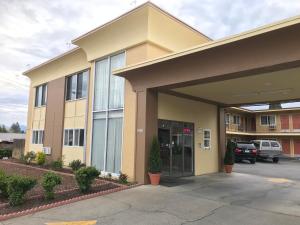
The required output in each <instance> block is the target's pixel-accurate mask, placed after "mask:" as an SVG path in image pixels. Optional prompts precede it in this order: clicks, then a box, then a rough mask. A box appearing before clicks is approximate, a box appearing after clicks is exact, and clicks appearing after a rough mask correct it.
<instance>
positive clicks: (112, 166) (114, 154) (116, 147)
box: [106, 118, 123, 173]
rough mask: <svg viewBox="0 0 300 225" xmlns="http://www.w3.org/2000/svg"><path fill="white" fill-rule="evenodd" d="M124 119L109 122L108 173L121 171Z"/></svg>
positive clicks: (114, 119)
mask: <svg viewBox="0 0 300 225" xmlns="http://www.w3.org/2000/svg"><path fill="white" fill-rule="evenodd" d="M122 123H123V119H122V118H110V119H109V120H108V137H107V156H106V171H108V172H112V173H119V171H120V170H121V148H122V133H123V132H122Z"/></svg>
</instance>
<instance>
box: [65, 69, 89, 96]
mask: <svg viewBox="0 0 300 225" xmlns="http://www.w3.org/2000/svg"><path fill="white" fill-rule="evenodd" d="M87 82H88V71H84V72H80V73H76V74H74V75H72V76H68V77H67V80H66V100H75V99H81V98H85V97H86V95H87Z"/></svg>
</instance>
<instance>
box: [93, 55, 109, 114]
mask: <svg viewBox="0 0 300 225" xmlns="http://www.w3.org/2000/svg"><path fill="white" fill-rule="evenodd" d="M108 79H109V65H108V59H104V60H101V61H99V62H96V72H95V90H94V91H95V93H94V110H95V111H99V110H105V109H107V101H108V95H107V94H108Z"/></svg>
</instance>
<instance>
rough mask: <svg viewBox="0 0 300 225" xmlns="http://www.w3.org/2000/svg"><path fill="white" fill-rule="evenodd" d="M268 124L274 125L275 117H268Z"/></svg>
mask: <svg viewBox="0 0 300 225" xmlns="http://www.w3.org/2000/svg"><path fill="white" fill-rule="evenodd" d="M269 124H270V125H275V116H274V115H273V116H269Z"/></svg>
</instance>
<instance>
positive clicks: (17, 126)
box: [9, 122, 22, 133]
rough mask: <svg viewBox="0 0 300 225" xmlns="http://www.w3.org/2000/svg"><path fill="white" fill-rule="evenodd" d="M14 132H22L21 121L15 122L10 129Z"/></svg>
mask: <svg viewBox="0 0 300 225" xmlns="http://www.w3.org/2000/svg"><path fill="white" fill-rule="evenodd" d="M9 131H10V132H12V133H22V130H21V127H20V124H19V122H16V123H13V124H12V125H11V127H10V129H9Z"/></svg>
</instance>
